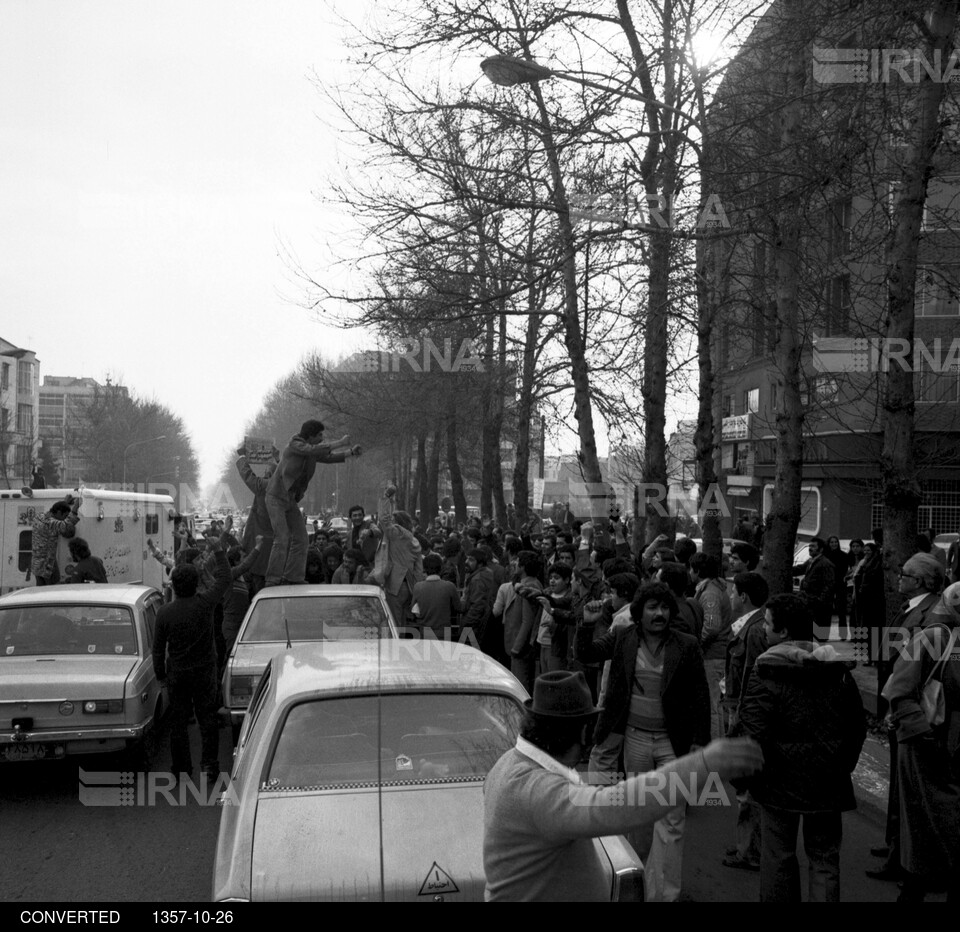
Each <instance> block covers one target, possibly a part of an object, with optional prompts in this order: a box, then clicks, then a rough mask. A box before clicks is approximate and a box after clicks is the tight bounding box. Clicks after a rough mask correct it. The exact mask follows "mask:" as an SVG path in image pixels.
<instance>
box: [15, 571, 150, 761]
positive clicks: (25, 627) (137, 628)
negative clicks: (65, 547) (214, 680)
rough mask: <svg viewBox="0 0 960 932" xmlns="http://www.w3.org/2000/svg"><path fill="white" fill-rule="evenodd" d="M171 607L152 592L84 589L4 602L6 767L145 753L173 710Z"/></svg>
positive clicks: (52, 589) (33, 593) (39, 590)
mask: <svg viewBox="0 0 960 932" xmlns="http://www.w3.org/2000/svg"><path fill="white" fill-rule="evenodd" d="M162 601H163V600H162V598H161V596H160V593H159V592H157V590H156V589H153V588H151V587H149V586H135V585H124V586H119V585H88V584H82V583H81V584H74V585H66V586H39V587H35V588H30V589H22V590H20V591H18V592H13V593H10V594H9V595H6V596H4V597H3V598H0V762H3V761H25V760H42V759H53V758H62V757H64V756H67V755H71V754H91V753H106V752H111V751H120V750H124V749H135V748H137V746H138V745H139V743H140V741H141V740H142V738H143V737H144V735H145V734H146V733H147V732H148V731H149V730H150V729H151V728H152V727H153V725H154V723H155V722H156V721H157V720H158V719H159V718H160V715H161V713H162V711H163V709H164V706H165V702H166V697H165V694H164V691H163V690H162V689H161V688H160V684H159V682H158V681H157V677H156V674H155V673H154V669H153V637H154V629H155V626H156V621H157V610H158V609H159V607H160V605H161V604H162Z"/></svg>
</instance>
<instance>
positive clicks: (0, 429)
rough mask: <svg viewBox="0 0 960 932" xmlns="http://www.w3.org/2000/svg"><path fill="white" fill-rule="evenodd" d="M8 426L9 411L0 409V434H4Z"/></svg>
mask: <svg viewBox="0 0 960 932" xmlns="http://www.w3.org/2000/svg"><path fill="white" fill-rule="evenodd" d="M9 426H10V411H9V410H8V409H7V408H0V433H4V434H5V433H6V432H7V428H8V427H9Z"/></svg>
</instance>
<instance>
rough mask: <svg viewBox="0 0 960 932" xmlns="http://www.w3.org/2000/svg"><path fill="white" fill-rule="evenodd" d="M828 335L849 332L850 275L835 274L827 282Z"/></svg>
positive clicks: (826, 321) (826, 322)
mask: <svg viewBox="0 0 960 932" xmlns="http://www.w3.org/2000/svg"><path fill="white" fill-rule="evenodd" d="M825 303H826V320H825V324H826V336H836V335H837V334H844V333H847V332H848V331H849V329H850V276H849V275H835V276H834V277H833V278H831V279H830V281H829V282H827V294H826V302H825Z"/></svg>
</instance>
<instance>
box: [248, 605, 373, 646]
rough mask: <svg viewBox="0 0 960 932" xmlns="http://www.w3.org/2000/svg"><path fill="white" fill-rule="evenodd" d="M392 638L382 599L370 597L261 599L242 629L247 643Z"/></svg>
mask: <svg viewBox="0 0 960 932" xmlns="http://www.w3.org/2000/svg"><path fill="white" fill-rule="evenodd" d="M381 634H385V635H386V636H388V637H389V626H388V623H387V619H386V617H385V616H384V612H383V607H382V606H381V604H380V600H379V599H378V598H376V597H371V596H350V595H334V596H323V597H322V598H317V597H316V596H314V597H311V598H298V597H290V598H277V599H260V601H259V602H257V604H256V607H255V609H254V610H253V614H251V616H250V618H249V619H248V621H247V623H246V626H245V628H244V631H243V638H242V640H243V641H244V642H245V643H250V642H258V643H262V642H267V641H286V640H287V639H288V637H289V639H290V640H293V641H324V640H326V641H332V640H343V639H347V640H365V639H367V638H372V639H374V640H376V639H377V638H378V637H380V636H381Z"/></svg>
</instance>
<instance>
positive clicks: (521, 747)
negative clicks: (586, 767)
mask: <svg viewBox="0 0 960 932" xmlns="http://www.w3.org/2000/svg"><path fill="white" fill-rule="evenodd" d="M517 750H518V751H519V752H520V753H521V754H522V755H523V756H524V757H529V758H530V760H532V761H533V762H534V763H535V764H539V765H540V766H541V767H543V769H544V770H549V771H550V772H551V773H555V774H559V775H560V776H561V777H566V779H568V780H569V781H570V782H571V783H580V782H581V780H580V774H579V773H577V771H576V770H573V769H571V768H570V767H564V766H563V764H561V763H560V761H558V760H557V759H556V758H555V757H552V756H551V755H550V754H548V753H547V752H546V751H544V750H543V749H541V748H538V747H537V746H536V745H535V744H531V743H530V742H529V741H527V739H526V738H521V737H519V736H518V737H517Z"/></svg>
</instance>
